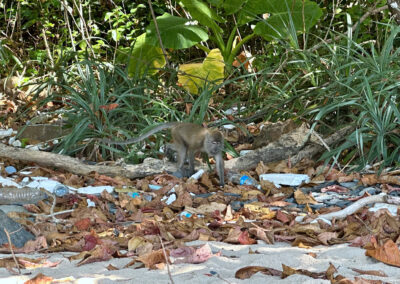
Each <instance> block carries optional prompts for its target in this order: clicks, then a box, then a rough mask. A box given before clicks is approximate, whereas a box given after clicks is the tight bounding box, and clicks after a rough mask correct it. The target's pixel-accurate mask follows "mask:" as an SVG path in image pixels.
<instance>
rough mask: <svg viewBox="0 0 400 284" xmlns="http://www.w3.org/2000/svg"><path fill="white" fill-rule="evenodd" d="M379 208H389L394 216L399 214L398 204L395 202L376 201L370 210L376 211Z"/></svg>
mask: <svg viewBox="0 0 400 284" xmlns="http://www.w3.org/2000/svg"><path fill="white" fill-rule="evenodd" d="M379 209H387V210H388V211H389V212H390V214H391V215H392V216H396V215H397V209H398V206H397V205H395V204H388V203H375V204H374V206H373V207H371V208H369V209H368V210H369V211H372V212H376V211H378V210H379Z"/></svg>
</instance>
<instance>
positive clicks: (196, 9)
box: [181, 0, 225, 33]
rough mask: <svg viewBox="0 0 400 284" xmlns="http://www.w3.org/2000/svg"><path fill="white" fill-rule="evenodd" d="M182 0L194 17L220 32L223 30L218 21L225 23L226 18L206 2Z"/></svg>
mask: <svg viewBox="0 0 400 284" xmlns="http://www.w3.org/2000/svg"><path fill="white" fill-rule="evenodd" d="M181 2H182V3H183V5H184V6H185V8H186V9H187V10H188V11H189V13H190V15H191V16H192V17H193V19H195V20H197V21H199V23H200V24H202V25H205V26H206V27H209V28H211V29H213V30H214V31H218V32H219V33H222V32H223V30H222V29H221V28H220V27H219V26H218V25H217V23H216V22H218V23H224V22H225V20H224V19H223V18H221V17H220V16H218V15H217V13H216V12H215V11H214V10H212V9H210V8H209V7H208V6H207V4H206V3H204V2H202V1H200V0H181Z"/></svg>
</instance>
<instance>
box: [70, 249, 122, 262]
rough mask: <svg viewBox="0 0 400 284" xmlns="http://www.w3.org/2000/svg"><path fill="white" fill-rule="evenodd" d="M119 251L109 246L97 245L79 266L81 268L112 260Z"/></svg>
mask: <svg viewBox="0 0 400 284" xmlns="http://www.w3.org/2000/svg"><path fill="white" fill-rule="evenodd" d="M116 250H117V249H116V248H115V247H113V246H110V245H108V244H101V245H97V246H96V247H95V248H94V249H92V250H91V251H90V252H88V253H87V254H86V255H85V257H86V258H85V259H83V260H81V261H80V262H79V263H78V264H77V266H81V265H84V264H88V263H93V262H97V261H105V260H109V259H111V257H112V255H113V254H114V253H115V251H116Z"/></svg>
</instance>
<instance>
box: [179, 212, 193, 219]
mask: <svg viewBox="0 0 400 284" xmlns="http://www.w3.org/2000/svg"><path fill="white" fill-rule="evenodd" d="M179 215H180V216H181V218H182V217H186V218H190V217H192V213H189V212H187V211H182V212H181V213H180V214H179Z"/></svg>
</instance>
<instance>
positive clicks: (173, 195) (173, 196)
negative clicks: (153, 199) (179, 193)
mask: <svg viewBox="0 0 400 284" xmlns="http://www.w3.org/2000/svg"><path fill="white" fill-rule="evenodd" d="M170 193H171V194H170ZM167 194H170V195H169V196H168V197H167V196H164V197H163V198H161V201H165V204H167V205H171V203H172V202H174V201H175V200H176V193H175V186H174V187H173V188H172V189H171V190H170V191H168V193H167Z"/></svg>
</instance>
